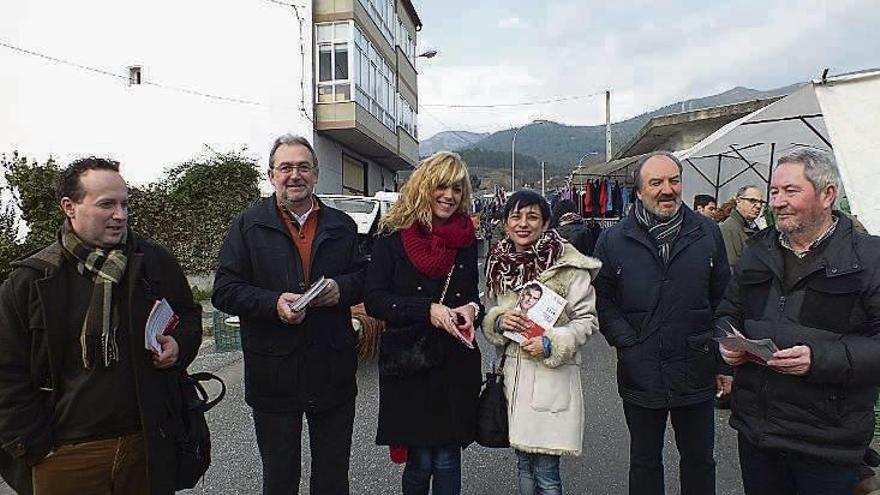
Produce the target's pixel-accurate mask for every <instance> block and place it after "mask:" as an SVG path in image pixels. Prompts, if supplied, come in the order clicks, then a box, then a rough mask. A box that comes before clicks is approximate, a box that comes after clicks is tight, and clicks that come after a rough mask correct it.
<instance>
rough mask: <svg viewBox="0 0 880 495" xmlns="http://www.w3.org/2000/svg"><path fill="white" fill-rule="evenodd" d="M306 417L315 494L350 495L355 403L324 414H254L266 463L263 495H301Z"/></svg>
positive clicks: (312, 490) (349, 403) (312, 486)
mask: <svg viewBox="0 0 880 495" xmlns="http://www.w3.org/2000/svg"><path fill="white" fill-rule="evenodd" d="M303 414H305V416H306V419H307V420H308V424H309V448H310V453H311V457H312V475H311V477H310V478H309V482H310V486H311V490H310V492H311V493H313V494H320V495H337V494H340V495H343V494H344V495H348V493H349V486H348V465H349V457H350V456H351V434H352V427H353V424H354V399H352V400H351V402H348V403H345V404H343V405H341V406H338V407H336V408H333V409H329V410H326V411H320V412H305V413H304V412H303V411H297V412H284V413H268V412H261V411H257V410H254V428H255V429H256V431H257V447H259V449H260V458H261V459H262V462H263V495H282V494H285V495H286V494H297V493H299V481H300V477H301V475H302V419H303Z"/></svg>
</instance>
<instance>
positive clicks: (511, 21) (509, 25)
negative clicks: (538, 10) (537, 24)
mask: <svg viewBox="0 0 880 495" xmlns="http://www.w3.org/2000/svg"><path fill="white" fill-rule="evenodd" d="M498 27H499V28H501V29H515V28H521V27H525V24H524V23H523V21H522V19H520V18H519V17H515V16H514V17H505V18H504V19H501V20H499V21H498Z"/></svg>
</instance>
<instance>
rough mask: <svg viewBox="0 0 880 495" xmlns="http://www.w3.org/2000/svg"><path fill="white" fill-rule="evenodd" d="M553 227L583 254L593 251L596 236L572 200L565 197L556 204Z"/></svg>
mask: <svg viewBox="0 0 880 495" xmlns="http://www.w3.org/2000/svg"><path fill="white" fill-rule="evenodd" d="M551 227H553V228H555V229H556V232H558V233H559V235H561V236H562V237H563V238H564V239H565V240H566V241H568V242H569V243H570V244H571V245H572V246H574V248H575V249H577V250H578V251H580V252H581V254H585V255H587V256H589V255H590V254H591V253H592V252H593V248H594V247H595V246H596V237H595V236H594V235H593V233H592V232H591V231H590V229H588V228H587V226H586V224H585V223H584V219H583V218H581V216H580V215H579V214H578V212H577V207H576V206H575V204H574V203H573V202H571V201H570V200H567V199H563V200H562V201H560V202H559V203H558V204H557V205H556V208H554V210H553V220H552V223H551Z"/></svg>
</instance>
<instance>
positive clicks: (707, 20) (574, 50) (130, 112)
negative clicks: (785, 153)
mask: <svg viewBox="0 0 880 495" xmlns="http://www.w3.org/2000/svg"><path fill="white" fill-rule="evenodd" d="M303 1H307V0H300V3H303ZM658 3H659V4H660V5H662V9H661V8H659V7H657V5H658ZM672 3H673V2H649V1H641V0H614V1H612V2H596V1H588V0H580V1H571V0H568V1H565V0H542V1H536V0H480V1H474V0H415V5H416V8H417V10H418V12H419V15H420V17H421V19H422V21H423V23H424V28H423V30H422V31H421V33H420V35H419V45H420V48H421V49H425V48H435V49H437V50H439V52H440V54H439V55H438V56H437V57H435V58H433V59H427V60H426V59H419V63H418V69H419V72H420V76H419V93H420V94H419V102H420V105H422V108H420V112H419V125H420V131H419V136H420V138H421V139H427V138H428V137H430V136H431V135H433V134H434V133H436V132H438V131H441V130H448V129H456V130H458V129H463V130H470V131H495V130H499V129H504V128H508V127H511V126H515V125H521V124H524V123H527V122H529V121H531V120H534V119H538V118H541V119H552V120H556V121H559V122H562V123H566V124H596V123H601V122H603V121H604V99H603V97H602V92H603V91H604V90H605V89H608V88H610V89H611V90H612V91H613V104H612V118H613V119H614V120H615V121H617V120H622V119H624V118H628V117H631V116H634V115H637V114H639V113H641V112H644V111H647V110H651V109H654V108H657V107H660V106H663V105H666V104H668V103H672V102H674V101H677V100H683V99H687V98H694V97H700V96H706V95H710V94H713V93H717V92H720V91H724V90H727V89H730V88H732V87H734V86H747V87H751V88H756V89H770V88H775V87H779V86H784V85H788V84H791V83H794V82H798V81H805V80H808V79H811V78H815V77H817V76H818V75H819V74H820V73H821V71H822V69H823V68H825V67H829V68H831V72H832V73H841V72H846V71H852V70H858V69H864V68H869V67H876V66H880V58H878V56H877V54H878V52H880V50H878V48H880V34H878V30H877V26H880V6H878V3H877V0H829V1H828V2H808V1H807V2H805V1H797V2H785V1H779V0H749V1H740V2H735V5H734V2H717V1H716V2H706V1H705V0H695V1H691V2H679V3H677V4H675V5H674V6H670V5H671V4H672ZM169 11H170V12H174V13H175V15H167V13H168V12H169ZM114 19H137V22H118V21H114ZM310 36H311V34H310V33H308V32H307V33H305V38H306V39H310ZM0 41H5V42H7V43H12V44H16V45H18V46H22V47H25V48H29V49H32V50H37V51H42V52H44V53H47V54H49V55H52V56H56V57H61V58H66V59H69V60H73V61H75V62H79V63H82V64H86V65H90V66H95V67H99V68H102V69H106V70H109V71H113V72H116V73H120V72H124V71H125V67H126V66H127V65H129V64H132V63H144V64H145V66H146V71H147V72H146V77H147V78H148V79H154V80H157V81H161V82H162V83H164V84H166V85H171V86H179V87H183V88H195V89H199V90H202V91H206V92H209V93H214V94H218V95H226V96H233V97H238V98H242V99H247V100H252V101H256V102H261V103H264V104H265V106H259V105H246V104H239V103H229V102H218V101H216V100H210V99H206V98H204V97H199V96H193V95H189V94H185V93H181V92H174V91H168V90H167V89H165V90H163V89H159V88H156V87H146V86H145V87H140V88H137V89H134V90H131V89H129V88H127V86H126V85H125V83H124V81H119V80H118V79H114V78H108V77H105V76H100V75H95V74H93V73H89V72H85V71H82V70H79V69H75V68H71V67H69V66H64V65H59V64H57V63H53V62H50V61H46V60H41V59H39V58H36V57H33V56H27V55H22V54H21V53H16V52H13V51H11V50H9V49H7V48H3V47H0V109H2V112H0V153H2V152H9V151H11V150H12V149H13V148H16V147H17V148H19V149H21V150H22V151H24V152H26V153H27V154H28V155H29V156H34V157H37V158H40V159H43V158H45V156H46V155H47V154H48V153H56V154H58V152H59V150H63V151H64V152H69V153H68V154H67V155H64V154H63V153H62V155H61V156H60V157H59V158H60V159H61V160H62V162H66V161H67V160H69V159H70V157H71V156H70V154H71V153H76V152H79V153H99V154H100V153H104V150H105V149H115V148H119V147H124V148H126V149H127V150H128V151H129V153H128V156H122V157H119V158H120V159H121V160H122V161H123V165H124V166H126V165H127V166H128V167H129V169H128V170H126V176H127V177H129V179H130V180H133V181H135V182H146V181H149V180H153V179H155V178H157V177H158V176H159V174H160V172H161V170H162V167H163V166H169V165H173V164H174V163H179V162H181V161H183V160H186V159H189V158H192V156H193V155H195V154H197V153H200V152H209V151H207V149H208V147H209V146H210V147H212V148H216V149H219V150H221V151H228V150H232V149H242V148H243V147H247V150H248V153H250V154H252V156H254V157H255V158H258V159H260V160H261V163H264V160H265V156H264V155H265V154H266V148H268V146H269V144H270V143H271V139H272V137H274V136H275V135H277V134H278V133H280V132H284V131H288V130H295V131H298V132H305V131H302V130H298V129H292V128H291V126H294V125H301V123H300V124H293V122H298V121H302V119H299V120H297V118H296V116H297V115H298V114H297V111H298V108H299V107H300V104H301V101H300V100H301V98H303V96H302V94H301V92H300V91H299V83H300V77H299V74H300V73H301V71H300V70H299V69H300V67H298V66H297V64H296V63H288V61H293V60H296V54H297V53H298V52H299V30H298V28H297V24H296V21H295V18H294V16H293V14H292V11H291V9H289V8H287V7H284V6H279V5H278V4H274V3H271V2H270V1H268V0H223V1H219V0H185V1H180V0H152V1H151V2H138V1H135V0H82V1H80V2H70V1H66V0H27V1H12V0H6V1H3V2H0ZM169 54H171V55H172V56H171V57H169ZM174 57H176V59H175V61H176V62H177V63H174V64H170V63H165V64H158V63H156V62H155V61H158V60H163V61H165V60H168V59H171V58H174ZM120 87H124V88H126V89H125V90H124V91H137V92H139V93H137V94H139V95H149V96H150V98H141V99H139V100H138V101H139V102H140V103H139V104H140V107H137V108H130V107H126V104H125V102H126V101H128V100H126V96H125V94H120V89H119V88H120ZM594 93H595V94H597V96H595V97H592V98H582V99H577V100H569V101H566V102H561V103H554V104H545V105H535V106H524V107H501V108H492V109H450V108H442V107H437V106H433V105H443V104H457V105H480V104H508V103H519V102H528V101H535V100H546V99H553V98H566V97H578V96H582V95H589V94H594ZM305 98H306V99H307V100H310V98H311V95H306V96H305ZM129 100H130V99H129ZM155 105H162V107H161V109H160V108H159V107H157V106H155ZM139 112H143V114H157V113H158V114H161V115H162V118H161V119H158V118H157V119H152V120H147V121H144V120H145V119H138V118H137V117H138V115H139V114H140V113H139Z"/></svg>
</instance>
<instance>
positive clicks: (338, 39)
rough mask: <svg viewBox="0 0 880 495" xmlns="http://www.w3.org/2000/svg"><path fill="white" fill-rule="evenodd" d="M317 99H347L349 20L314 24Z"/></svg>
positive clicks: (327, 100) (348, 90)
mask: <svg viewBox="0 0 880 495" xmlns="http://www.w3.org/2000/svg"><path fill="white" fill-rule="evenodd" d="M316 28H317V31H318V35H317V44H318V46H317V51H318V57H317V68H316V69H317V70H316V72H317V73H318V92H317V93H318V103H335V102H340V101H351V78H350V74H351V72H352V71H351V67H350V64H351V62H350V57H349V52H350V51H351V50H350V46H351V28H352V22H351V21H345V22H335V23H326V24H317V25H316Z"/></svg>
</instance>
